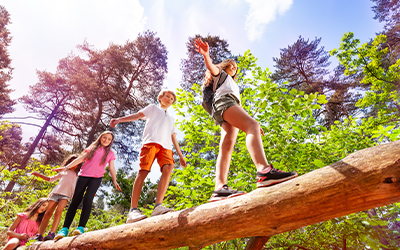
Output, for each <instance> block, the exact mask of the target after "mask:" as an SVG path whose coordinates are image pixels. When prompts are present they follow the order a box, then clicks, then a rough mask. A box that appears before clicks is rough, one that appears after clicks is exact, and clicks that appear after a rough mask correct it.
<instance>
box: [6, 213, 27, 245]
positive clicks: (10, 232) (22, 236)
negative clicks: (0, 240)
mask: <svg viewBox="0 0 400 250" xmlns="http://www.w3.org/2000/svg"><path fill="white" fill-rule="evenodd" d="M20 222H21V217H19V216H17V218H16V219H15V220H14V222H13V224H12V225H11V227H9V228H8V231H7V236H8V237H10V238H18V239H20V240H27V239H29V235H28V234H26V233H24V234H19V233H16V232H14V230H15V229H16V228H17V226H18V224H19V223H20Z"/></svg>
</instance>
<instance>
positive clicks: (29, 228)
mask: <svg viewBox="0 0 400 250" xmlns="http://www.w3.org/2000/svg"><path fill="white" fill-rule="evenodd" d="M17 216H18V217H21V221H20V222H19V224H18V226H17V227H16V228H15V229H14V232H16V233H19V234H28V235H29V236H30V237H32V236H35V235H36V233H37V231H38V229H39V224H40V223H39V222H37V221H35V220H29V219H28V215H27V214H26V213H19V214H17ZM10 239H11V238H8V240H10ZM26 242H27V240H21V241H20V245H21V246H24V245H25V244H26Z"/></svg>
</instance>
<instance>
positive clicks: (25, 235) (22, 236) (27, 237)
mask: <svg viewBox="0 0 400 250" xmlns="http://www.w3.org/2000/svg"><path fill="white" fill-rule="evenodd" d="M19 239H20V240H27V239H29V235H28V234H21V236H20V237H19Z"/></svg>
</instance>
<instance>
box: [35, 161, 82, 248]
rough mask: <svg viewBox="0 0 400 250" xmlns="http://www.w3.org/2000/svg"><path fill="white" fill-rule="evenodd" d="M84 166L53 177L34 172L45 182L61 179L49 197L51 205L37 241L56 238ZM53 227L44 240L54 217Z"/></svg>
mask: <svg viewBox="0 0 400 250" xmlns="http://www.w3.org/2000/svg"><path fill="white" fill-rule="evenodd" d="M77 158H78V155H70V156H69V157H68V158H67V159H66V160H65V161H64V163H63V164H62V165H61V166H63V167H65V166H66V165H68V164H70V163H71V162H72V161H73V160H75V159H77ZM81 167H82V164H79V165H76V166H75V167H73V168H71V169H70V170H68V171H64V172H60V173H58V174H57V175H55V176H53V177H48V176H46V175H42V174H40V173H38V172H33V173H32V175H34V176H37V177H40V178H42V179H43V180H45V181H48V182H53V181H56V180H58V179H60V182H59V183H58V184H57V186H56V187H55V188H54V189H53V191H52V192H51V193H50V195H49V205H48V206H47V209H46V213H45V214H44V217H43V220H42V223H40V227H39V231H38V233H37V234H36V237H35V240H37V241H43V240H44V241H46V240H52V239H54V237H55V236H56V234H55V231H56V230H57V227H58V224H60V221H61V216H62V212H63V210H64V208H65V206H67V204H68V202H69V200H70V199H71V197H72V195H73V194H74V190H75V183H76V179H77V178H78V172H79V171H80V169H81ZM54 210H55V213H54V219H53V225H52V226H51V229H50V232H49V233H48V235H47V236H46V237H44V238H43V234H44V232H45V231H46V228H47V225H49V220H50V218H51V216H53V212H54Z"/></svg>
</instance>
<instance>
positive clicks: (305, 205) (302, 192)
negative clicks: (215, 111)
mask: <svg viewBox="0 0 400 250" xmlns="http://www.w3.org/2000/svg"><path fill="white" fill-rule="evenodd" d="M398 201H400V141H396V142H392V143H388V144H384V145H380V146H376V147H373V148H368V149H364V150H360V151H358V152H355V153H353V154H350V155H349V156H347V157H346V158H344V159H343V160H341V161H338V162H336V163H334V164H331V165H329V166H326V167H324V168H321V169H318V170H315V171H313V172H310V173H308V174H305V175H302V176H300V177H298V178H295V179H293V180H290V181H287V182H284V183H281V184H279V185H275V186H272V187H268V188H260V189H257V190H254V191H253V192H251V193H249V194H246V195H243V196H239V197H235V198H232V199H227V200H224V201H219V202H213V203H207V204H203V205H200V206H197V207H192V208H188V209H185V210H182V211H177V212H174V213H169V214H165V215H161V216H157V217H151V218H148V219H145V220H143V221H139V222H136V223H133V224H124V225H120V226H117V227H113V228H107V229H103V230H98V231H93V232H88V233H85V234H83V235H80V236H75V237H67V238H63V239H61V240H59V241H57V242H53V241H46V242H42V243H35V244H34V245H32V246H30V247H28V249H146V250H148V249H171V248H178V247H183V246H189V247H191V249H199V248H201V247H203V246H207V245H211V244H214V243H217V242H222V241H227V240H232V239H236V238H243V237H250V236H260V237H270V236H273V235H276V234H279V233H283V232H286V231H290V230H294V229H297V228H301V227H304V226H307V225H311V224H315V223H318V222H322V221H326V220H330V219H333V218H336V217H340V216H344V215H348V214H351V213H354V212H359V211H363V210H367V209H370V208H374V207H378V206H383V205H388V204H391V203H394V202H398ZM261 216H262V217H261Z"/></svg>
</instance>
